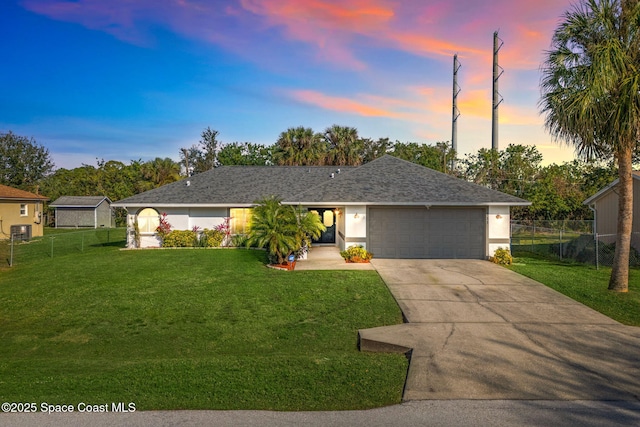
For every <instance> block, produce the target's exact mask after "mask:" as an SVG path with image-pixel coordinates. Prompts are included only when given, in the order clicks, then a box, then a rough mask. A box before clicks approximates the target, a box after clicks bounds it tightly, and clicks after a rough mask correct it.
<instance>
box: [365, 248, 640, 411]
mask: <svg viewBox="0 0 640 427" xmlns="http://www.w3.org/2000/svg"><path fill="white" fill-rule="evenodd" d="M372 265H373V266H374V267H375V269H376V270H377V271H378V273H379V274H380V276H381V277H382V279H383V280H384V281H385V283H386V284H387V286H388V287H389V290H390V291H391V293H392V294H393V296H394V297H395V299H396V301H397V302H398V305H399V306H400V309H401V310H402V313H403V315H404V317H405V321H406V323H404V324H402V325H395V326H385V327H379V328H372V329H365V330H360V331H359V345H360V349H361V350H362V351H387V352H388V351H395V352H407V353H408V354H409V355H410V365H409V371H408V373H407V381H406V384H405V390H404V395H403V399H404V400H405V401H409V400H424V399H530V400H536V399H541V400H627V401H638V400H640V328H636V327H631V326H624V325H622V324H620V323H618V322H616V321H614V320H612V319H610V318H609V317H607V316H604V315H602V314H600V313H598V312H596V311H594V310H592V309H590V308H588V307H586V306H584V305H582V304H580V303H578V302H576V301H574V300H572V299H571V298H568V297H566V296H564V295H562V294H560V293H558V292H556V291H554V290H552V289H550V288H548V287H546V286H544V285H542V284H540V283H538V282H536V281H534V280H531V279H529V278H526V277H524V276H521V275H519V274H517V273H514V272H512V271H510V270H508V269H506V268H504V267H500V266H498V265H495V264H492V263H490V262H487V261H479V260H387V259H374V260H373V261H372Z"/></svg>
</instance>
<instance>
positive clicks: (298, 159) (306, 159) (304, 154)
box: [273, 126, 326, 166]
mask: <svg viewBox="0 0 640 427" xmlns="http://www.w3.org/2000/svg"><path fill="white" fill-rule="evenodd" d="M325 151H326V147H325V144H324V142H323V141H322V138H321V137H320V135H319V134H317V133H315V132H314V131H313V130H312V129H311V128H305V127H303V126H298V127H297V128H289V129H287V130H286V131H285V132H282V133H281V134H280V136H279V137H278V141H277V142H276V147H275V150H274V152H273V159H274V161H275V163H276V164H278V165H281V166H282V165H285V166H318V165H322V164H323V159H324V156H325Z"/></svg>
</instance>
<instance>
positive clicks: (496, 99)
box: [491, 31, 504, 151]
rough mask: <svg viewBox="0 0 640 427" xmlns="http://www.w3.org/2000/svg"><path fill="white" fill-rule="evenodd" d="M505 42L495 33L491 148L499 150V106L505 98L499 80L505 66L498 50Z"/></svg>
mask: <svg viewBox="0 0 640 427" xmlns="http://www.w3.org/2000/svg"><path fill="white" fill-rule="evenodd" d="M503 44H504V41H502V39H501V38H500V37H498V32H497V31H496V32H494V33H493V103H492V105H493V108H492V110H491V111H492V112H491V124H492V129H491V149H493V150H496V151H498V106H499V105H500V104H501V103H502V101H503V98H502V95H500V92H499V91H498V80H499V79H500V76H501V75H502V73H504V68H502V67H501V66H500V65H498V51H499V50H500V48H501V47H502V45H503Z"/></svg>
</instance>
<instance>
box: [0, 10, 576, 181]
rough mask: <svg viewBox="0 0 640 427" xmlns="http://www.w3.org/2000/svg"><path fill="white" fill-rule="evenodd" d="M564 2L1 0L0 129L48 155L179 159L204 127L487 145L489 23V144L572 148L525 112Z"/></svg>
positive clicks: (232, 134)
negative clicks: (342, 130)
mask: <svg viewBox="0 0 640 427" xmlns="http://www.w3.org/2000/svg"><path fill="white" fill-rule="evenodd" d="M569 5H570V1H569V0H567V1H565V0H561V1H558V0H540V1H537V2H529V1H526V0H517V1H507V0H494V1H492V2H478V1H476V0H460V1H457V2H455V3H453V4H452V2H450V1H430V0H404V1H389V0H220V1H204V0H137V1H135V2H131V1H128V0H109V1H103V0H75V1H68V0H21V1H20V0H19V1H13V0H9V1H7V2H4V3H3V6H2V13H0V37H1V39H2V40H3V42H2V43H1V44H0V54H1V56H2V59H3V63H4V66H3V67H2V68H3V69H2V71H1V72H0V132H7V131H13V132H14V133H16V134H19V135H24V136H28V137H33V138H35V139H36V141H37V142H38V143H40V144H43V145H45V146H46V147H47V148H48V149H49V150H50V152H51V154H52V157H53V159H54V162H55V164H56V166H57V167H64V168H73V167H77V166H80V165H81V164H82V163H86V164H95V162H96V158H98V159H105V160H121V161H124V162H128V161H130V160H137V159H142V160H148V159H151V158H154V157H171V158H173V159H175V160H177V159H178V150H179V148H180V147H185V146H190V145H192V144H195V143H197V142H198V140H199V137H200V133H201V132H202V130H203V129H205V128H206V127H211V128H212V129H217V130H218V131H219V132H220V135H219V139H220V140H221V141H222V142H236V141H237V142H245V141H248V142H254V143H261V144H272V143H274V142H275V141H276V140H277V138H278V135H279V133H280V132H282V131H284V130H286V129H287V128H289V127H295V126H301V125H302V126H306V127H311V128H313V129H314V130H315V131H322V130H324V129H325V128H327V127H329V126H331V125H333V124H339V125H346V126H354V127H356V128H357V129H358V131H359V134H360V135H361V136H363V137H370V138H374V139H377V138H379V137H388V138H390V139H391V140H392V141H395V140H399V141H402V142H423V143H427V144H434V143H436V142H438V141H449V140H450V139H451V89H452V88H451V86H452V82H451V79H452V77H451V73H452V61H453V59H452V57H453V54H454V53H458V55H459V58H460V61H461V63H462V68H461V70H460V74H459V84H460V86H461V88H462V92H461V93H460V97H459V108H460V110H461V113H462V115H461V117H460V119H459V122H458V123H459V124H458V150H459V152H460V155H461V156H463V155H464V154H465V153H475V152H476V151H477V150H478V149H479V148H482V147H486V148H489V147H490V146H491V121H490V120H491V51H492V42H493V32H494V31H496V30H499V31H500V37H501V38H502V39H503V40H504V43H505V44H504V46H503V48H502V49H501V50H500V64H501V66H502V67H503V68H504V69H505V72H504V74H503V76H502V78H501V80H500V92H501V94H502V96H503V97H504V102H503V104H501V106H500V148H504V147H506V145H507V144H509V143H515V144H535V145H536V146H537V147H538V149H539V150H540V151H541V152H542V153H543V155H544V158H545V163H550V162H562V161H566V160H570V159H572V158H573V150H572V149H571V148H569V147H563V146H562V145H560V144H558V143H555V142H553V141H552V140H551V138H550V137H549V136H548V134H546V133H545V131H544V128H543V117H541V116H540V115H539V114H538V109H537V101H538V97H539V89H538V84H539V79H540V75H539V72H538V70H539V67H540V62H541V61H542V59H543V51H544V49H546V48H548V47H549V43H550V39H551V34H552V32H553V29H554V28H555V26H556V25H557V23H558V22H559V19H560V16H561V15H562V13H563V12H564V10H565V9H566V8H567V7H569Z"/></svg>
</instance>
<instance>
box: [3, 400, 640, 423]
mask: <svg viewBox="0 0 640 427" xmlns="http://www.w3.org/2000/svg"><path fill="white" fill-rule="evenodd" d="M633 425H636V426H637V425H640V401H636V402H630V401H610V402H603V401H540V400H536V401H531V400H429V401H412V402H407V403H403V404H401V405H394V406H389V407H385V408H378V409H371V410H367V411H343V412H269V411H149V412H143V411H137V412H134V413H127V414H121V413H106V414H87V413H77V412H76V413H72V414H51V415H48V414H43V413H35V414H7V413H0V426H12V427H33V426H50V427H79V426H95V427H113V426H131V427H143V426H144V427H146V426H156V427H163V426H167V427H168V426H172V427H173V426H183V427H189V426H234V427H243V426H310V427H315V426H318V427H320V426H322V427H326V426H354V427H358V426H362V427H376V426H385V427H388V426H492V427H501V426H509V427H512V426H545V427H547V426H633Z"/></svg>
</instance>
